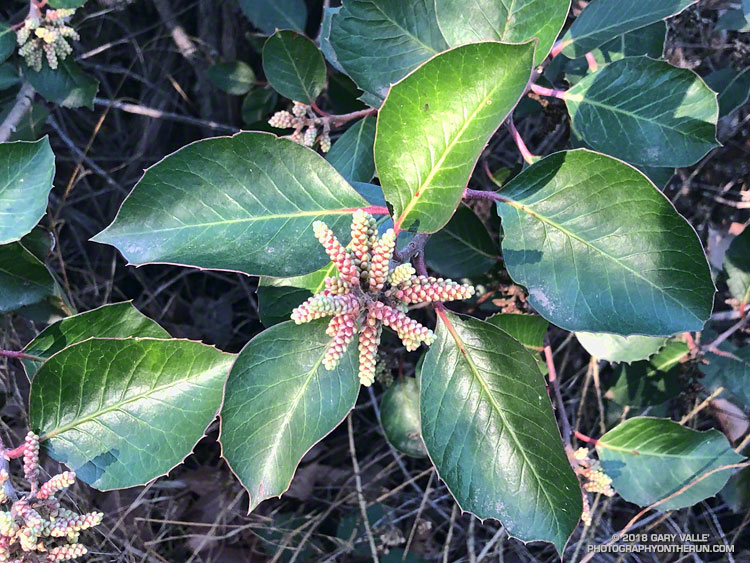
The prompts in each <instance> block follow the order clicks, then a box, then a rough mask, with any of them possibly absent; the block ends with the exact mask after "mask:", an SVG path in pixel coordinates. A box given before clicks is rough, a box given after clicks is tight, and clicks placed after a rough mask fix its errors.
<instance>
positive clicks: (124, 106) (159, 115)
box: [94, 98, 239, 133]
mask: <svg viewBox="0 0 750 563" xmlns="http://www.w3.org/2000/svg"><path fill="white" fill-rule="evenodd" d="M94 104H95V105H97V106H106V107H112V108H115V109H119V110H120V111H124V112H126V113H133V114H135V115H143V116H144V117H151V118H153V119H170V120H172V121H178V122H180V123H187V124H189V125H195V126H197V127H208V128H210V129H216V130H217V131H226V132H227V133H236V132H237V131H239V129H238V128H237V127H232V126H231V125H225V124H223V123H217V122H215V121H207V120H205V119H198V118H197V117H190V116H189V115H179V114H177V113H172V112H169V111H162V110H159V109H155V108H150V107H146V106H142V105H138V104H128V103H125V102H121V101H119V100H106V99H104V98H94Z"/></svg>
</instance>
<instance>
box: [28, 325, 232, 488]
mask: <svg viewBox="0 0 750 563" xmlns="http://www.w3.org/2000/svg"><path fill="white" fill-rule="evenodd" d="M233 360H234V356H233V355H231V354H225V353H224V352H221V351H220V350H217V349H216V348H213V347H211V346H206V345H204V344H201V343H200V342H190V341H188V340H157V339H151V338H127V339H107V338H92V339H89V340H86V341H84V342H79V343H77V344H73V345H72V346H68V347H67V348H65V349H63V350H62V351H60V352H58V353H57V354H55V355H53V356H52V357H50V358H49V359H48V360H47V361H46V362H45V363H44V364H43V365H42V367H41V368H39V371H37V373H36V376H34V381H33V382H32V384H31V396H30V399H29V424H30V426H31V428H32V429H33V430H34V431H35V432H37V433H38V434H40V435H42V440H43V443H44V445H45V446H46V449H47V451H48V453H49V455H50V456H51V457H53V458H54V459H56V460H57V461H60V462H61V463H64V464H66V465H67V466H68V467H70V468H71V469H72V470H73V471H75V472H76V475H77V476H78V477H79V478H80V479H82V480H83V481H85V482H86V483H88V484H89V485H91V486H93V487H96V488H97V489H100V490H111V489H121V488H125V487H133V486H136V485H143V484H145V483H147V482H148V481H151V480H152V479H155V478H156V477H159V476H161V475H164V474H166V473H167V472H169V471H170V470H171V469H172V468H173V467H175V466H176V465H178V464H179V463H181V462H182V460H183V459H185V457H187V455H188V454H190V452H191V450H192V449H193V447H194V446H195V444H196V443H197V442H198V440H200V439H201V438H202V437H203V434H204V433H205V431H206V427H207V426H208V425H209V424H210V423H211V421H212V420H213V419H214V417H215V416H216V414H217V411H218V410H219V406H220V405H221V399H222V389H223V386H224V382H225V381H226V378H227V374H228V373H229V369H230V366H231V364H232V361H233Z"/></svg>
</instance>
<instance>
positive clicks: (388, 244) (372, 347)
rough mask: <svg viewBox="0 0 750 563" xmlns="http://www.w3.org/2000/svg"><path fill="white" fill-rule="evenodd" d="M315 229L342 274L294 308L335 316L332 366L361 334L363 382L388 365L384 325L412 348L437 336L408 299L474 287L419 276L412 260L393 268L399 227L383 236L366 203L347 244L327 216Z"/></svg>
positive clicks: (301, 318) (328, 358)
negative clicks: (381, 358)
mask: <svg viewBox="0 0 750 563" xmlns="http://www.w3.org/2000/svg"><path fill="white" fill-rule="evenodd" d="M313 232H314V233H315V237H316V238H317V239H318V241H319V242H320V243H321V244H322V245H323V247H324V248H325V250H326V253H327V254H328V256H329V257H330V258H331V260H332V261H333V264H334V265H335V266H336V268H337V269H338V272H339V276H338V277H330V278H326V280H325V289H324V290H323V291H321V292H320V293H317V294H316V295H313V296H312V297H310V298H309V299H308V300H307V301H305V302H304V303H302V305H300V306H299V307H297V308H296V309H294V311H292V320H294V321H295V322H296V323H297V324H300V323H306V322H309V321H311V320H313V319H317V318H321V317H327V316H332V317H333V318H332V319H331V321H330V323H329V325H328V329H327V334H328V335H329V336H330V337H331V338H332V340H331V342H330V344H329V346H328V348H327V350H326V353H325V357H324V361H323V365H324V366H325V368H326V369H328V370H332V369H334V368H335V367H336V366H337V365H338V363H339V360H340V359H341V358H342V357H343V355H344V353H345V351H346V349H347V347H348V346H349V344H350V342H351V341H352V340H353V339H354V334H355V333H356V334H358V335H359V380H360V382H361V383H362V385H365V386H370V385H372V383H373V381H374V380H375V377H376V376H377V374H378V372H379V371H382V367H381V368H380V369H379V368H378V361H377V353H378V347H379V346H380V338H381V334H382V331H383V326H387V327H389V328H391V329H392V330H393V331H394V332H395V333H396V334H397V335H398V337H399V338H400V339H401V341H402V342H403V344H404V346H405V347H406V349H407V350H409V351H411V350H416V349H417V348H419V346H420V345H422V344H426V345H428V346H429V345H430V344H432V342H434V340H435V334H434V333H433V332H432V331H431V330H430V329H429V328H427V327H425V326H423V325H421V324H420V323H419V322H417V321H415V320H414V319H412V318H410V317H409V316H407V314H406V312H407V310H408V308H407V303H422V302H425V303H426V302H431V301H436V300H450V299H465V298H466V297H469V296H471V295H473V293H474V288H473V287H471V286H468V285H462V284H458V283H456V282H454V281H452V280H443V279H442V278H431V277H426V276H417V275H415V274H416V272H415V270H414V268H413V267H412V266H411V265H409V264H402V265H400V266H397V267H395V268H393V269H391V261H392V259H393V252H394V250H395V247H396V233H395V232H394V231H393V229H388V230H387V231H386V232H385V233H384V234H383V235H382V236H380V237H378V234H377V224H376V222H375V218H374V217H373V216H372V215H370V214H369V213H367V212H365V211H364V210H362V209H358V210H357V211H355V212H354V214H353V217H352V225H351V242H350V243H349V245H348V246H346V247H344V245H343V244H341V242H339V240H338V239H337V238H336V236H335V235H334V234H333V231H332V230H331V229H330V228H329V227H328V226H327V225H326V224H325V223H323V222H321V221H316V222H315V223H314V224H313ZM441 298H444V299H441ZM381 363H382V362H381Z"/></svg>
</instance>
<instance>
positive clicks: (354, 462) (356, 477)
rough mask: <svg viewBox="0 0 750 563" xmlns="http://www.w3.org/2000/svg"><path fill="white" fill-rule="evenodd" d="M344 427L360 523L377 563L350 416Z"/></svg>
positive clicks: (376, 553) (373, 558) (376, 551)
mask: <svg viewBox="0 0 750 563" xmlns="http://www.w3.org/2000/svg"><path fill="white" fill-rule="evenodd" d="M346 427H347V429H348V430H349V452H350V453H351V456H352V466H353V467H354V484H355V486H356V488H357V501H358V502H359V511H360V512H361V513H362V522H363V525H364V527H365V533H366V534H367V540H368V541H369V542H370V554H371V555H372V560H373V561H375V562H377V561H379V559H378V548H377V547H375V538H374V537H372V530H371V529H370V521H369V520H368V519H367V503H366V502H365V496H364V495H363V494H362V478H361V477H360V474H359V462H357V450H356V449H355V447H354V429H353V427H352V415H351V413H349V416H347V417H346Z"/></svg>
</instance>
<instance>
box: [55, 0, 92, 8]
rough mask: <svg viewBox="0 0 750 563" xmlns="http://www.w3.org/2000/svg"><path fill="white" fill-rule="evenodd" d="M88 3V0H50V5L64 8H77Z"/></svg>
mask: <svg viewBox="0 0 750 563" xmlns="http://www.w3.org/2000/svg"><path fill="white" fill-rule="evenodd" d="M85 3H86V0H49V5H50V6H51V7H52V8H64V9H70V10H73V9H76V8H80V7H81V6H83V5H84V4H85Z"/></svg>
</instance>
